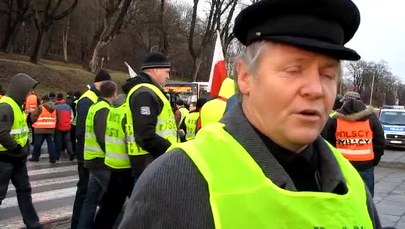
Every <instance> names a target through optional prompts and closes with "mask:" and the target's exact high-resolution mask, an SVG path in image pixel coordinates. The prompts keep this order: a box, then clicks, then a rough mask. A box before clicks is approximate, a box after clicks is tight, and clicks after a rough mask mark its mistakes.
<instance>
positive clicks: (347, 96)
mask: <svg viewBox="0 0 405 229" xmlns="http://www.w3.org/2000/svg"><path fill="white" fill-rule="evenodd" d="M350 100H360V94H359V93H357V92H355V91H348V92H346V93H345V94H344V96H343V98H342V99H341V100H340V102H346V101H350Z"/></svg>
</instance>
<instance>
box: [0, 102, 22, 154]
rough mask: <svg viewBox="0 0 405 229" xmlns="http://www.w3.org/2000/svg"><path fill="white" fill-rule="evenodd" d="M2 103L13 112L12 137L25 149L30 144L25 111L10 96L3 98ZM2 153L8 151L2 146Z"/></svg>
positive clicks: (0, 146)
mask: <svg viewBox="0 0 405 229" xmlns="http://www.w3.org/2000/svg"><path fill="white" fill-rule="evenodd" d="M0 103H7V104H8V105H10V107H11V109H12V110H13V116H14V117H13V119H14V122H13V124H12V125H11V130H10V135H11V137H12V138H13V139H14V141H16V142H17V143H18V144H19V145H21V146H22V147H24V146H25V145H26V144H27V142H28V133H29V130H28V126H27V121H26V118H25V113H24V111H22V110H21V107H20V106H18V104H17V103H16V102H15V101H14V100H13V99H12V98H10V97H8V96H3V97H2V98H1V99H0ZM0 151H7V149H6V148H5V147H4V146H3V145H1V144H0Z"/></svg>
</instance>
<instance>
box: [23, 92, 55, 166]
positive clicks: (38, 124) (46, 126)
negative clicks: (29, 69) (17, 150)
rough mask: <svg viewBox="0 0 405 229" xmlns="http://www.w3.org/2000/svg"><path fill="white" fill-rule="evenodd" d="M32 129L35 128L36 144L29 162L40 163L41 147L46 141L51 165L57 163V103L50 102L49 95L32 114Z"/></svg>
mask: <svg viewBox="0 0 405 229" xmlns="http://www.w3.org/2000/svg"><path fill="white" fill-rule="evenodd" d="M31 122H32V128H34V134H35V142H34V149H33V150H32V156H31V158H30V159H28V160H29V161H35V162H38V161H39V157H40V156H41V147H42V144H43V143H44V141H46V144H47V147H48V155H49V163H51V164H53V163H55V162H56V159H57V156H56V149H55V141H54V136H55V127H56V106H55V103H54V102H52V101H50V100H49V97H48V95H44V96H42V98H41V105H39V106H38V107H37V108H35V110H34V112H32V113H31Z"/></svg>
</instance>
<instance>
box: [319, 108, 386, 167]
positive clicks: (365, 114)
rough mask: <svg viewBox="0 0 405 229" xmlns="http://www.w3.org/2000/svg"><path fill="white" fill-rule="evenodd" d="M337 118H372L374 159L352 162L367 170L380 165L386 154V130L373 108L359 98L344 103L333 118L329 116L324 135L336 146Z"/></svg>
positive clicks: (355, 119)
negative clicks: (367, 106) (382, 157)
mask: <svg viewBox="0 0 405 229" xmlns="http://www.w3.org/2000/svg"><path fill="white" fill-rule="evenodd" d="M336 118H341V119H344V120H348V121H353V122H355V121H365V120H367V119H369V120H370V128H371V130H372V131H373V151H374V160H372V161H356V162H353V161H352V162H351V163H352V164H353V166H354V167H355V168H356V169H358V170H365V169H368V168H371V167H373V166H376V165H378V163H379V162H380V159H381V156H382V155H384V143H385V138H384V130H383V128H382V127H381V124H380V122H379V121H378V118H377V116H376V115H375V113H374V111H373V108H366V105H364V103H363V102H361V101H359V100H355V101H353V100H352V101H349V102H346V103H345V104H343V106H342V108H341V109H340V110H338V111H337V114H336V116H335V117H333V118H329V120H328V122H327V123H326V125H325V128H324V129H323V131H322V137H323V138H325V140H327V141H328V142H330V143H331V144H332V145H333V146H336V128H337V121H336Z"/></svg>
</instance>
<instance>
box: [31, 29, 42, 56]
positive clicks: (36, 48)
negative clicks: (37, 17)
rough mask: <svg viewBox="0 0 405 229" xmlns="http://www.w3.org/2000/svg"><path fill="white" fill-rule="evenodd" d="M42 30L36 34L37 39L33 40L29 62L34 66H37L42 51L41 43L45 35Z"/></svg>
mask: <svg viewBox="0 0 405 229" xmlns="http://www.w3.org/2000/svg"><path fill="white" fill-rule="evenodd" d="M45 33H46V32H45V31H44V29H39V30H38V33H37V39H36V40H35V45H34V50H33V51H32V54H31V57H30V61H31V62H32V63H34V64H38V61H39V60H40V59H41V54H42V53H41V51H42V41H43V40H44V35H45Z"/></svg>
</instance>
